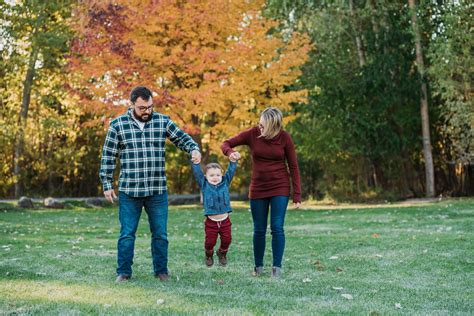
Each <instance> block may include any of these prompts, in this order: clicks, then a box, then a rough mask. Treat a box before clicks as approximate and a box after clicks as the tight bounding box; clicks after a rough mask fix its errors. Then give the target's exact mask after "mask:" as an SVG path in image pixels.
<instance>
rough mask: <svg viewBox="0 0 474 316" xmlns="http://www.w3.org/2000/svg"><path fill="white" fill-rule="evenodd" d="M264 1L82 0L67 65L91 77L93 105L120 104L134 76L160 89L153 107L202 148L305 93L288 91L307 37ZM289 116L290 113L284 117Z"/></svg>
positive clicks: (112, 108)
mask: <svg viewBox="0 0 474 316" xmlns="http://www.w3.org/2000/svg"><path fill="white" fill-rule="evenodd" d="M263 5H264V1H248V2H247V1H223V0H220V1H215V0H204V1H184V2H181V1H178V2H176V1H132V0H128V1H127V0H119V1H113V2H107V3H105V2H103V1H84V6H83V7H82V8H81V10H79V11H78V13H77V14H78V17H80V18H79V19H78V20H79V23H78V24H77V29H78V30H79V31H80V33H81V36H80V37H78V38H77V39H76V40H75V42H74V45H73V48H74V51H75V53H76V57H75V58H74V59H72V60H71V69H72V71H74V72H75V73H77V74H78V75H80V76H81V78H83V79H84V80H86V81H87V85H86V86H87V87H88V89H87V90H84V89H82V90H81V91H80V95H81V96H82V98H83V102H84V104H87V106H88V107H89V108H90V109H91V110H99V111H103V113H104V114H106V115H108V116H113V115H116V114H117V113H120V112H123V111H124V109H123V106H121V105H128V103H127V102H126V99H127V96H128V93H129V91H130V89H131V87H132V86H134V85H138V84H140V85H147V86H149V87H151V88H152V90H154V91H155V92H156V93H157V97H156V98H155V100H156V105H157V106H158V110H159V111H161V112H164V113H166V114H169V115H171V117H172V118H173V119H174V120H175V121H177V122H178V123H179V124H180V125H181V126H183V127H185V129H186V130H187V131H188V132H190V133H191V134H193V135H195V138H196V140H198V141H199V142H200V143H201V145H202V147H203V151H204V153H205V156H206V155H209V154H210V153H218V147H219V143H220V141H221V140H223V139H224V138H225V137H228V136H230V135H233V134H236V133H237V132H238V131H240V130H241V129H242V128H245V127H248V126H251V125H253V124H255V122H256V121H257V119H258V118H257V116H258V114H257V113H258V111H259V110H261V109H262V108H264V107H266V106H269V105H273V106H277V107H279V108H281V109H282V110H284V111H289V110H290V109H291V107H290V104H291V103H293V102H305V99H306V90H305V89H300V90H288V89H287V88H286V87H287V86H288V85H291V84H292V83H294V82H295V80H297V78H298V77H299V76H300V75H301V71H300V70H299V67H300V66H301V65H302V64H303V63H304V62H305V61H306V59H307V53H308V51H309V50H310V45H309V43H308V40H307V38H306V37H305V36H303V35H301V34H299V33H294V34H292V36H291V37H288V38H285V37H283V36H282V35H281V34H280V33H279V32H277V31H276V27H277V25H278V22H276V21H272V20H269V19H268V18H265V17H264V16H262V14H261V10H262V8H263ZM289 117H290V118H291V116H289Z"/></svg>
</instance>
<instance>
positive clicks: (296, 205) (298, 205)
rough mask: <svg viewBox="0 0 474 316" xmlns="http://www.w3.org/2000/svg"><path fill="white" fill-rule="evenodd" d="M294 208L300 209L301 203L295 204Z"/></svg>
mask: <svg viewBox="0 0 474 316" xmlns="http://www.w3.org/2000/svg"><path fill="white" fill-rule="evenodd" d="M293 207H294V208H300V207H301V202H297V203H293Z"/></svg>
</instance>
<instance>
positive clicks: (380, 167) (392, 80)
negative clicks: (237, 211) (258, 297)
mask: <svg viewBox="0 0 474 316" xmlns="http://www.w3.org/2000/svg"><path fill="white" fill-rule="evenodd" d="M0 6H1V7H0V9H1V13H0V31H1V36H0V48H1V55H0V72H1V76H0V103H1V104H0V126H1V127H0V145H1V148H2V150H1V151H0V160H1V161H2V162H4V163H3V164H2V165H1V166H0V195H1V196H5V197H10V196H21V195H24V194H29V195H43V196H46V195H56V196H57V195H62V196H94V195H99V194H100V193H101V192H100V185H99V181H98V175H97V174H98V169H99V157H100V151H101V146H102V144H103V140H104V136H105V132H106V128H107V126H108V122H109V119H110V118H113V117H114V116H116V115H118V114H119V113H122V112H124V111H125V109H126V104H127V103H126V102H127V101H126V99H127V93H128V92H129V91H130V89H131V88H132V87H133V86H135V85H138V84H145V85H148V86H150V88H152V89H153V90H154V91H155V92H156V97H155V107H156V110H157V111H160V112H164V113H166V114H169V115H171V117H172V118H173V119H174V120H175V121H176V122H177V123H178V124H179V125H180V126H182V127H183V128H184V129H185V130H186V131H187V132H188V133H190V134H191V135H193V137H194V138H195V139H196V140H197V141H198V143H199V144H200V146H201V148H202V149H203V154H204V160H205V161H211V160H212V161H216V160H218V161H220V162H222V163H223V164H224V166H225V159H224V157H222V155H221V154H220V152H219V144H220V143H221V142H222V140H224V139H226V138H227V137H229V136H232V135H235V134H236V133H237V132H238V131H240V130H243V129H245V128H248V127H250V126H253V125H255V124H256V123H257V122H258V113H259V111H260V110H261V109H263V108H264V107H266V106H268V105H273V106H277V107H279V108H281V109H282V110H283V111H284V112H285V114H286V122H285V123H286V128H287V129H288V130H289V131H290V132H291V134H292V135H293V138H294V141H295V144H296V147H297V152H298V157H299V163H300V171H301V175H302V189H303V193H304V195H305V197H307V198H315V199H321V198H325V197H329V198H333V199H336V200H368V199H381V198H383V199H397V198H407V197H420V196H434V195H437V194H444V195H455V196H459V195H469V194H473V192H474V167H473V159H474V150H473V136H474V132H473V126H474V106H473V103H472V91H471V80H472V73H473V71H472V70H473V64H474V63H473V58H472V56H473V54H472V53H473V51H472V47H473V39H472V35H471V33H472V29H473V25H472V22H471V20H472V9H473V5H472V4H470V3H469V2H468V1H435V0H431V1H420V2H415V1H414V0H406V1H385V0H363V1H362V0H346V1H342V0H341V1H322V0H320V1H317V0H293V1H289V0H268V1H266V2H265V1H251V2H248V1H241V2H234V1H232V2H231V1H207V0H203V1H199V2H191V1H190V2H187V1H178V2H175V3H171V2H156V1H137V0H135V1H134V0H120V1H113V2H112V1H110V2H107V1H96V0H83V1H73V0H55V1H35V0H25V1H17V2H15V3H12V2H11V1H0ZM249 170H250V159H249V155H248V153H247V154H246V155H245V156H244V159H243V160H242V162H241V166H240V170H239V172H237V178H236V181H235V183H234V184H233V185H234V187H233V189H234V190H236V191H239V192H241V193H244V192H245V190H246V189H247V187H248V182H249V181H250V180H249V178H250V174H249ZM167 175H168V178H169V185H170V191H171V192H173V193H188V192H191V191H196V190H197V188H196V187H195V185H194V182H193V179H192V178H191V177H192V176H191V172H190V169H189V159H188V157H187V156H186V155H185V154H183V153H181V152H179V151H176V150H175V149H174V147H172V146H170V147H169V148H168V156H167Z"/></svg>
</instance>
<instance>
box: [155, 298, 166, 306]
mask: <svg viewBox="0 0 474 316" xmlns="http://www.w3.org/2000/svg"><path fill="white" fill-rule="evenodd" d="M164 302H165V300H164V299H162V298H159V299H157V300H156V305H161V304H163V303H164Z"/></svg>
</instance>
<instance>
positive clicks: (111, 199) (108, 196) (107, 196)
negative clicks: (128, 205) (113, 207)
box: [104, 189, 117, 203]
mask: <svg viewBox="0 0 474 316" xmlns="http://www.w3.org/2000/svg"><path fill="white" fill-rule="evenodd" d="M104 196H105V199H106V200H107V201H109V202H110V203H114V199H117V196H116V195H115V191H114V189H110V190H107V191H105V192H104Z"/></svg>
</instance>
